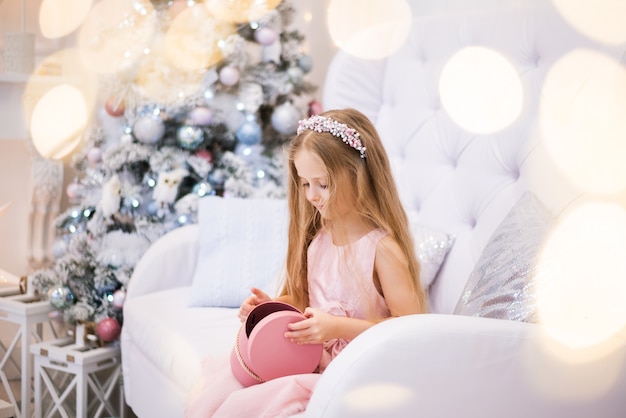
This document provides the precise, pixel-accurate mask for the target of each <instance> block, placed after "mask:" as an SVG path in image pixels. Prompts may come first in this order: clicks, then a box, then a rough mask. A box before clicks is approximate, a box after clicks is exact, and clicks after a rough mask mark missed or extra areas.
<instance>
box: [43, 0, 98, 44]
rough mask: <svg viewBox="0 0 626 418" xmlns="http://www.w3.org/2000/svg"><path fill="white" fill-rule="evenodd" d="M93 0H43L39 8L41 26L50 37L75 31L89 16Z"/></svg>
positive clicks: (58, 36) (57, 36) (54, 37)
mask: <svg viewBox="0 0 626 418" xmlns="http://www.w3.org/2000/svg"><path fill="white" fill-rule="evenodd" d="M92 3H93V0H43V1H42V2H41V7H40V8H39V28H40V29H41V34H42V35H43V36H45V37H46V38H49V39H56V38H61V37H63V36H65V35H68V34H70V33H72V32H74V31H75V30H76V29H78V28H79V27H80V25H81V24H82V23H83V21H84V20H85V18H86V17H87V15H88V13H89V10H90V9H91V5H92Z"/></svg>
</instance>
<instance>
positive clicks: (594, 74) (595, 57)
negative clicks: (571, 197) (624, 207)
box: [539, 49, 626, 194]
mask: <svg viewBox="0 0 626 418" xmlns="http://www.w3.org/2000/svg"><path fill="white" fill-rule="evenodd" d="M539 112H540V120H539V123H540V128H541V132H542V134H543V135H544V137H545V143H546V146H547V149H548V152H549V153H550V156H551V157H552V158H553V159H554V161H555V162H556V164H557V166H558V167H559V168H560V169H561V171H562V172H563V173H564V174H565V175H566V176H567V177H568V178H569V179H570V180H571V181H572V182H573V183H575V184H577V185H578V186H580V187H581V188H583V189H584V190H586V191H588V192H592V193H598V194H615V193H618V192H620V191H622V190H624V189H625V188H626V164H624V161H626V117H625V115H626V70H624V68H622V66H621V65H620V64H619V63H618V62H617V61H615V60H613V59H611V58H610V57H608V56H606V55H604V54H602V53H599V52H596V51H592V50H581V49H579V50H575V51H572V52H570V53H569V54H567V55H565V56H564V57H563V58H561V59H560V60H559V61H558V62H556V63H555V64H554V65H553V66H552V68H551V69H550V71H549V72H548V74H547V75H546V79H545V82H544V87H543V94H542V96H541V102H540V108H539Z"/></svg>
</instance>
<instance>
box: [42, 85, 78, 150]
mask: <svg viewBox="0 0 626 418" xmlns="http://www.w3.org/2000/svg"><path fill="white" fill-rule="evenodd" d="M88 120H89V113H88V109H87V103H86V101H85V98H84V96H83V94H82V93H81V91H80V90H79V89H77V88H76V87H74V86H71V85H69V84H61V85H60V86H57V87H54V88H53V89H51V90H49V91H48V92H46V94H45V95H44V96H43V97H42V98H41V99H40V100H39V101H38V102H37V104H36V105H35V109H34V110H33V116H32V118H31V123H30V133H31V136H32V139H33V144H34V145H35V148H36V149H37V151H38V152H39V154H40V155H41V156H43V157H44V158H50V159H62V158H64V157H65V156H67V155H69V154H70V153H72V151H74V150H75V149H76V147H77V146H78V145H79V144H80V142H81V135H82V133H83V131H84V130H85V128H86V127H87V122H88Z"/></svg>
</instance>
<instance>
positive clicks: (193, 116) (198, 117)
mask: <svg viewBox="0 0 626 418" xmlns="http://www.w3.org/2000/svg"><path fill="white" fill-rule="evenodd" d="M212 121H213V112H212V111H211V109H209V108H208V107H204V106H200V107H196V108H195V109H193V110H192V111H191V112H189V122H191V125H198V126H207V125H209V124H210V123H211V122H212Z"/></svg>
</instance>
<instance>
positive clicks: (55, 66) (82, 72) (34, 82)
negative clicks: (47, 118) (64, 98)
mask: <svg viewBox="0 0 626 418" xmlns="http://www.w3.org/2000/svg"><path fill="white" fill-rule="evenodd" d="M63 84H66V85H71V86H73V87H74V88H76V89H77V90H79V91H80V92H81V95H82V97H83V99H84V101H85V105H86V108H87V109H86V110H87V112H89V113H91V112H93V109H94V106H95V103H96V100H97V97H98V78H97V75H96V74H95V73H93V72H92V71H90V70H89V69H88V68H86V67H85V66H84V65H83V60H82V59H81V54H80V52H79V51H78V49H76V48H73V49H63V50H60V51H58V52H56V53H54V54H52V55H49V56H48V57H46V58H44V59H43V60H42V61H41V63H40V64H39V65H38V66H37V68H36V69H35V71H34V72H33V75H32V77H30V78H29V80H28V83H27V84H26V87H25V89H24V94H23V96H22V109H23V112H22V113H23V115H24V123H25V125H26V126H31V124H32V119H33V113H34V110H35V107H36V106H37V105H38V103H39V101H40V100H41V99H42V98H43V97H44V96H45V95H46V94H47V93H48V92H49V91H50V90H52V89H54V88H56V87H58V86H60V85H63ZM57 106H58V107H59V109H63V108H64V107H65V104H64V103H63V102H59V103H57ZM59 123H60V122H59Z"/></svg>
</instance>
